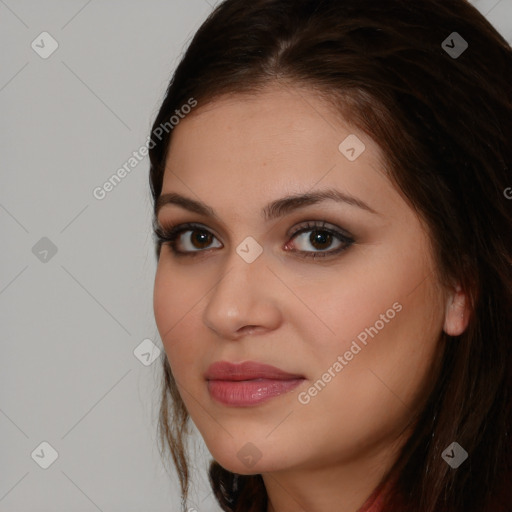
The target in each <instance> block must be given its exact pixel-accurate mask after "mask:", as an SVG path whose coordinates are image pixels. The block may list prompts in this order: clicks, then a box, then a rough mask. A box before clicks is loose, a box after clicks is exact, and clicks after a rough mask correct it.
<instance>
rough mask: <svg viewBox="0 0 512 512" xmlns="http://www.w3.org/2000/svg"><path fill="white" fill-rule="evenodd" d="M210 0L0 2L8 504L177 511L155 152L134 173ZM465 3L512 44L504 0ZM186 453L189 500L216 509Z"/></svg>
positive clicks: (24, 509) (1, 422) (1, 365)
mask: <svg viewBox="0 0 512 512" xmlns="http://www.w3.org/2000/svg"><path fill="white" fill-rule="evenodd" d="M248 1H250V0H248ZM216 3H218V2H214V0H147V1H142V0H139V1H135V0H131V1H128V0H125V1H115V0H66V1H64V0H60V1H57V0H53V1H50V0H30V1H29V0H0V52H1V66H0V116H1V132H0V149H1V153H0V155H1V156H0V158H1V182H0V184H1V185H0V223H1V235H2V246H1V251H0V259H1V267H0V312H1V313H0V328H1V340H2V341H1V355H0V375H1V381H0V512H43V511H45V512H46V511H48V512H50V511H51V512H60V511H62V512H64V511H66V512H69V511H73V512H97V511H102V512H121V511H122V512H164V511H165V512H168V511H170V512H179V511H180V498H179V492H178V485H177V479H176V476H175V475H173V474H171V475H169V474H168V473H166V471H165V469H164V467H163V465H162V462H161V460H160V457H159V453H158V448H157V438H156V422H157V414H158V405H159V395H158V391H159V380H160V376H161V370H160V365H159V364H158V358H157V359H156V362H153V363H152V362H151V361H152V360H153V359H154V357H156V356H157V355H158V350H159V349H160V350H162V343H161V340H160V339H159V336H158V332H157V329H156V325H155V321H154V317H153V310H152V290H153V279H154V273H155V268H156V261H155V257H154V252H153V243H152V238H151V211H152V210H151V201H150V193H149V186H148V168H149V167H148V157H144V158H142V159H141V161H138V160H137V162H136V165H133V164H134V161H132V162H131V164H130V165H128V166H127V164H128V162H129V159H130V157H133V152H134V151H135V152H137V151H138V150H139V148H140V147H141V146H142V145H143V144H144V142H145V141H146V137H147V136H148V135H149V133H150V129H151V124H152V120H153V118H154V116H155V114H156V112H157V110H158V108H159V105H160V102H161V101H162V99H163V94H164V91H165V88H166V86H167V84H168V81H169V79H170V77H171V74H172V72H173V70H174V68H175V66H176V63H177V61H178V59H179V57H180V55H181V54H182V52H183V50H184V49H185V47H186V45H187V42H188V41H190V38H191V37H192V35H193V34H194V32H195V30H197V28H198V27H199V26H200V24H201V22H202V21H203V20H204V19H205V18H206V16H207V15H208V14H209V12H210V11H211V9H212V8H213V6H214V4H216ZM473 3H474V4H475V6H476V7H477V8H478V9H479V10H480V11H481V12H482V13H483V14H484V15H486V16H487V18H488V19H489V20H490V21H491V23H493V24H494V26H495V27H496V28H497V29H498V30H499V31H500V32H501V33H502V35H503V36H504V37H505V38H506V39H507V41H508V42H509V43H510V42H512V0H480V1H474V2H473ZM57 45H58V46H57ZM123 165H125V168H128V169H130V172H129V173H126V176H124V177H123V178H122V180H121V181H120V182H119V183H118V184H117V185H116V187H114V188H113V189H112V190H110V191H108V193H105V197H103V198H102V199H97V198H96V197H95V195H94V193H93V191H94V190H95V189H96V188H97V187H101V186H102V185H103V184H104V183H105V181H107V180H108V179H109V178H110V177H111V176H112V175H113V174H114V173H116V171H117V170H118V169H119V168H120V167H122V166H123ZM194 444H195V445H196V448H197V451H196V457H195V458H194V460H193V470H194V472H195V474H194V486H193V488H192V492H191V499H190V501H189V506H190V507H194V508H195V509H196V510H197V511H198V512H215V511H219V510H220V509H219V507H218V506H217V505H216V504H215V502H214V499H213V497H212V495H211V492H210V489H209V485H208V483H207V477H206V468H207V465H208V460H209V455H208V452H207V450H206V447H205V446H204V443H202V440H201V439H200V437H199V436H198V435H197V432H196V438H195V441H194Z"/></svg>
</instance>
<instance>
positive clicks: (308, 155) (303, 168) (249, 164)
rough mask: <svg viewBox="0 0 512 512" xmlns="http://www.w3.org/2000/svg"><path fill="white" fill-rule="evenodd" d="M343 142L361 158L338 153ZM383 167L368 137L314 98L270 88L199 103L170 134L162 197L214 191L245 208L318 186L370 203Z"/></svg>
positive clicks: (207, 194)
mask: <svg viewBox="0 0 512 512" xmlns="http://www.w3.org/2000/svg"><path fill="white" fill-rule="evenodd" d="M354 137H355V138H354ZM347 138H348V140H349V142H351V143H352V146H354V144H353V143H354V141H355V143H356V146H355V149H356V150H357V151H361V153H360V156H358V157H357V159H356V160H354V161H350V160H349V159H348V158H347V157H346V155H345V154H344V153H343V152H342V151H341V150H340V144H342V146H343V143H344V141H346V140H347ZM357 141H359V142H360V143H361V146H360V147H358V146H357V144H358V142H357ZM345 145H346V144H345ZM343 147H344V146H343ZM362 148H364V149H362ZM383 160H384V159H383V154H382V151H381V149H380V148H379V146H378V145H377V144H376V143H375V142H374V141H373V140H372V139H371V138H370V137H369V136H368V135H366V134H365V133H363V132H362V131H361V130H359V129H358V128H356V127H355V126H354V125H353V124H352V123H350V122H349V121H348V120H346V119H343V118H342V117H341V115H340V113H339V112H338V111H337V110H335V109H334V108H333V106H332V105H330V104H328V103H327V102H325V101H323V100H322V99H320V98H319V96H318V95H315V93H314V92H313V91H308V90H304V89H284V88H281V87H276V88H269V89H267V90H265V91H264V92H262V93H259V94H255V95H252V96H248V95H246V94H244V95H233V96H229V97H222V98H219V99H217V100H214V101H213V102H211V103H208V104H205V105H201V104H199V105H198V106H197V107H196V109H195V110H194V111H193V113H191V114H190V115H188V116H187V117H185V119H183V120H181V121H180V123H179V124H178V125H177V126H176V127H175V128H174V129H173V132H172V138H171V144H170V148H169V152H168V158H167V162H166V172H165V175H164V183H163V190H162V193H165V192H166V191H168V190H169V189H172V190H175V189H176V188H177V189H179V190H181V191H187V188H188V189H192V192H193V193H195V194H197V195H199V196H202V197H205V198H208V197H210V196H211V195H212V194H211V193H212V191H215V195H216V197H217V198H219V199H220V198H223V199H229V197H232V194H233V193H236V194H238V196H241V195H245V196H246V199H247V200H248V201H251V200H254V199H255V198H256V197H257V196H258V194H261V193H263V192H267V193H269V194H272V193H273V190H274V189H275V194H274V195H276V196H278V195H282V193H283V192H289V193H294V192H304V191H306V190H309V189H311V188H312V187H315V184H318V186H341V187H342V188H343V190H344V191H346V192H349V193H353V194H356V193H358V194H363V195H365V196H366V197H367V198H370V199H369V200H371V198H372V197H373V196H375V195H376V194H377V193H382V182H383V181H387V178H386V177H385V172H384V165H383ZM171 171H172V172H171ZM226 187H227V188H226ZM228 189H229V190H228ZM188 192H190V190H188ZM230 194H231V195H230Z"/></svg>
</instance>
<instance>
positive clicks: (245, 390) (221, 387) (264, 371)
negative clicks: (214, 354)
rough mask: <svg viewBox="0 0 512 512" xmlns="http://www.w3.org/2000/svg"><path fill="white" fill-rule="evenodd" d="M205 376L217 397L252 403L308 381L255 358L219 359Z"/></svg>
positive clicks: (225, 401) (244, 404) (241, 404)
mask: <svg viewBox="0 0 512 512" xmlns="http://www.w3.org/2000/svg"><path fill="white" fill-rule="evenodd" d="M205 379H206V381H207V385H208V391H209V393H210V396H211V397H212V398H213V399H214V400H216V401H218V402H220V403H222V404H224V405H228V406H233V407H249V406H253V405H258V404H260V403H262V402H265V401H267V400H270V399H271V398H274V397H277V396H279V395H282V394H284V393H287V392H288V391H291V390H292V389H294V388H295V387H297V386H298V385H299V384H300V383H301V382H303V381H304V376H302V375H298V374H292V373H288V372H285V371H284V370H281V369H280V368H276V367H275V366H271V365H267V364H262V363H257V362H255V361H246V362H243V363H237V364H234V363H229V362H227V361H219V362H216V363H213V364H212V365H210V366H209V368H208V370H207V372H206V374H205Z"/></svg>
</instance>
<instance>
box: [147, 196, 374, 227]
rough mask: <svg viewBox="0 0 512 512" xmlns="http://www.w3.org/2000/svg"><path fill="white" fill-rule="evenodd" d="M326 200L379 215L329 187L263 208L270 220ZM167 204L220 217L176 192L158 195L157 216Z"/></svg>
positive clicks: (363, 204) (206, 215)
mask: <svg viewBox="0 0 512 512" xmlns="http://www.w3.org/2000/svg"><path fill="white" fill-rule="evenodd" d="M326 200H331V201H336V202H338V203H346V204H348V205H350V206H356V207H358V208H361V209H363V210H366V211H368V212H370V213H373V214H376V215H378V213H377V212H376V211H375V210H374V209H373V208H371V207H370V206H368V205H367V204H366V203H365V202H364V201H361V200H360V199H358V198H356V197H354V196H351V195H349V194H346V193H344V192H340V191H339V190H336V189H332V188H329V189H325V190H320V191H317V192H307V193H305V194H295V195H291V196H287V197H283V198H281V199H277V200H275V201H272V202H271V203H269V204H268V205H267V206H265V208H263V211H262V214H263V218H264V219H265V220H266V221H267V222H268V221H270V220H273V219H277V218H279V217H283V216H284V215H287V214H289V213H291V212H293V211H295V210H298V209H299V208H303V207H305V206H310V205H313V204H317V203H320V202H323V201H326ZM167 204H174V205H177V206H181V207H182V208H184V209H185V210H189V211H191V212H194V213H198V214H200V215H204V216H205V217H214V218H217V219H218V215H217V214H216V213H215V211H214V210H213V209H212V208H211V207H210V206H208V205H206V204H204V203H202V202H201V201H196V200H195V199H191V198H189V197H185V196H182V195H180V194H177V193H174V192H171V193H168V194H162V195H160V197H158V199H157V200H156V203H155V216H158V213H159V212H160V210H161V209H162V208H163V207H164V206H165V205H167Z"/></svg>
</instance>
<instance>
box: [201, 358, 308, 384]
mask: <svg viewBox="0 0 512 512" xmlns="http://www.w3.org/2000/svg"><path fill="white" fill-rule="evenodd" d="M205 378H206V380H231V381H239V380H255V379H272V380H291V379H303V378H304V376H303V375H298V374H296V373H288V372H285V371H284V370H281V369H280V368H276V367H275V366H272V365H269V364H263V363H258V362H256V361H245V362H243V363H230V362H228V361H217V362H215V363H213V364H211V365H210V366H209V367H208V370H207V371H206V374H205Z"/></svg>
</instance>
